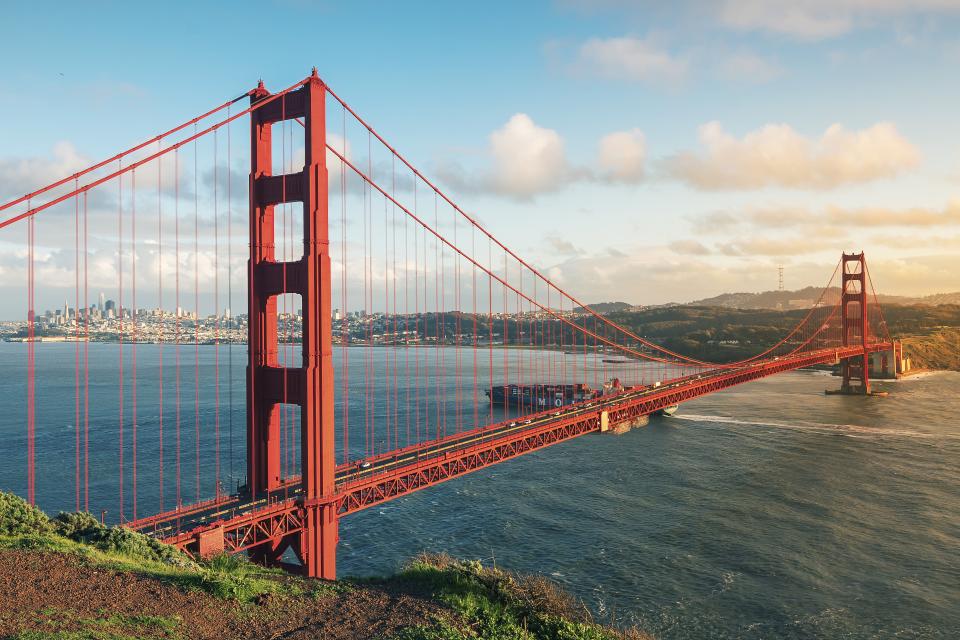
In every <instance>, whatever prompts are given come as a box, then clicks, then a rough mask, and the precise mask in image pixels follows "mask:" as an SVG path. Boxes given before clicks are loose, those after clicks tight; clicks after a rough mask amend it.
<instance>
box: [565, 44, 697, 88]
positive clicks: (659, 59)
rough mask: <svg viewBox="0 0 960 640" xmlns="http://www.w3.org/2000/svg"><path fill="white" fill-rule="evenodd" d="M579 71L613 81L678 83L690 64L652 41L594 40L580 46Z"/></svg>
mask: <svg viewBox="0 0 960 640" xmlns="http://www.w3.org/2000/svg"><path fill="white" fill-rule="evenodd" d="M575 68H576V69H578V70H581V71H584V72H587V73H590V74H593V75H597V76H599V77H602V78H606V79H609V80H629V81H634V82H651V81H653V82H662V81H667V82H676V81H679V80H682V79H683V78H684V77H685V76H686V74H687V71H688V68H689V62H688V61H687V60H685V59H683V58H679V57H676V56H674V55H673V54H671V53H670V52H669V51H667V50H666V49H663V48H661V47H659V46H658V45H657V44H656V43H654V42H653V41H652V40H651V39H649V38H648V39H640V38H632V37H619V38H606V39H604V38H591V39H590V40H587V41H586V42H584V43H583V44H582V45H580V48H579V50H578V52H577V60H576V63H575Z"/></svg>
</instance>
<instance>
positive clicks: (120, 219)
mask: <svg viewBox="0 0 960 640" xmlns="http://www.w3.org/2000/svg"><path fill="white" fill-rule="evenodd" d="M121 164H122V161H121ZM117 189H118V191H119V197H118V198H117V271H118V273H119V296H118V298H119V300H118V308H117V316H118V317H119V319H120V320H119V332H118V336H119V341H120V346H119V348H118V353H119V361H120V366H119V378H118V379H117V386H118V389H119V393H118V397H119V409H118V417H119V422H118V431H119V436H118V442H119V446H120V452H119V453H120V455H119V461H120V482H119V486H120V495H119V497H120V522H123V521H124V517H123V511H124V503H123V176H122V175H121V176H119V177H118V179H117Z"/></svg>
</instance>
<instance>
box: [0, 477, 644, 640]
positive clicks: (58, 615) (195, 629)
mask: <svg viewBox="0 0 960 640" xmlns="http://www.w3.org/2000/svg"><path fill="white" fill-rule="evenodd" d="M0 637H2V638H7V639H10V640H81V639H87V638H89V639H93V640H135V639H143V638H149V639H160V638H167V639H177V640H193V639H197V640H208V639H209V640H223V639H225V638H229V639H231V640H233V639H250V640H261V639H264V638H287V639H291V640H296V639H302V640H307V639H313V638H325V639H326V640H367V639H369V640H495V639H496V640H500V639H510V640H539V639H541V638H542V639H545V640H644V639H646V640H649V637H648V636H646V635H644V634H642V633H640V632H638V631H636V630H626V631H622V630H616V629H613V628H609V627H604V626H601V625H599V624H597V623H595V622H594V621H593V619H592V617H591V616H590V613H589V612H588V611H587V609H586V608H585V607H584V605H583V604H582V603H581V602H579V601H578V600H576V599H574V598H573V597H571V596H570V595H568V594H566V593H565V592H563V591H562V590H561V589H560V588H559V587H558V586H556V584H554V583H553V582H551V581H549V580H547V579H546V578H542V577H539V576H523V575H518V574H514V573H511V572H508V571H504V570H502V569H497V568H491V567H484V566H482V565H481V564H480V563H479V562H463V561H456V560H453V559H452V558H449V557H447V556H442V555H440V556H428V555H422V556H419V557H417V558H415V559H414V560H412V561H411V562H409V563H408V564H407V566H406V567H404V568H403V569H402V570H401V571H400V572H399V573H397V574H395V575H393V576H389V577H385V578H370V579H346V580H340V581H336V582H327V581H321V580H310V579H306V578H300V577H296V576H291V575H289V574H286V573H283V572H282V571H280V570H278V569H265V568H263V567H259V566H256V565H253V564H251V563H250V562H248V561H246V560H244V559H243V558H239V557H231V556H218V557H215V558H213V559H211V560H209V561H200V562H198V561H194V560H193V559H191V558H190V557H188V556H186V555H184V554H182V553H180V552H179V551H178V550H176V549H175V548H173V547H169V546H167V545H163V544H161V543H159V542H157V541H155V540H153V539H150V538H148V537H146V536H144V535H141V534H138V533H134V532H132V531H129V530H127V529H123V528H119V527H104V526H102V525H101V524H99V522H97V520H96V519H95V518H93V517H92V516H90V515H89V514H83V513H77V514H60V515H59V516H57V517H56V518H54V519H49V518H47V516H46V515H45V514H43V513H42V512H40V511H38V510H37V509H34V508H33V507H31V506H29V505H27V504H26V503H25V502H24V501H23V500H22V499H20V498H18V497H17V496H14V495H12V494H9V493H2V492H0Z"/></svg>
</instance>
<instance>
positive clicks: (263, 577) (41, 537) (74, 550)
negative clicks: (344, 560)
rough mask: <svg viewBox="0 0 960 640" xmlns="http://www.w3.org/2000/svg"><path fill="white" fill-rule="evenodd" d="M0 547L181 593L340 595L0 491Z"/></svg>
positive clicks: (247, 598) (246, 597)
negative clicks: (47, 509)
mask: <svg viewBox="0 0 960 640" xmlns="http://www.w3.org/2000/svg"><path fill="white" fill-rule="evenodd" d="M0 548H7V549H25V550H34V551H43V552H52V553H63V554H69V555H73V556H75V557H78V558H79V559H81V560H82V561H83V562H86V563H88V564H90V565H95V566H98V567H104V568H108V569H113V570H115V571H123V572H130V573H136V574H139V575H143V576H148V577H151V578H155V579H158V580H162V581H164V582H168V583H173V584H175V585H177V586H179V587H180V588H182V589H185V590H195V591H203V592H206V593H210V594H213V595H214V596H216V597H218V598H223V599H229V600H237V601H240V602H251V601H254V600H256V599H257V598H259V597H261V596H264V595H267V594H272V595H277V596H310V597H313V598H321V597H326V596H328V595H332V594H334V593H337V592H340V591H342V590H343V589H344V588H346V587H337V586H333V585H329V584H325V583H322V582H316V581H306V580H300V579H297V578H295V577H292V576H289V575H288V574H286V573H284V572H283V571H282V570H280V569H270V568H266V567H262V566H259V565H256V564H253V563H252V562H250V561H248V560H247V559H246V558H244V557H242V556H229V555H225V554H224V555H219V556H215V557H213V558H211V559H209V560H203V561H195V560H193V559H192V558H190V557H189V556H188V555H186V554H184V553H182V552H181V551H179V550H178V549H176V548H175V547H172V546H170V545H165V544H163V543H161V542H160V541H158V540H156V539H154V538H150V537H149V536H145V535H143V534H140V533H137V532H135V531H131V530H129V529H126V528H123V527H107V526H104V525H102V524H100V522H98V521H97V520H96V518H94V517H93V516H91V515H90V514H88V513H70V514H66V513H61V514H60V515H58V516H57V517H56V518H53V519H50V518H48V517H47V515H46V514H44V513H43V512H42V511H40V510H39V509H36V508H35V507H32V506H30V505H29V504H27V503H26V502H25V501H24V500H23V499H21V498H19V497H18V496H15V495H13V494H9V493H3V492H0Z"/></svg>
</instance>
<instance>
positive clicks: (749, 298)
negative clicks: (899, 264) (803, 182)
mask: <svg viewBox="0 0 960 640" xmlns="http://www.w3.org/2000/svg"><path fill="white" fill-rule="evenodd" d="M822 291H823V290H822V289H820V288H818V287H806V288H803V289H797V290H795V291H764V292H761V293H723V294H720V295H718V296H714V297H712V298H704V299H703V300H696V301H694V302H689V303H687V306H694V307H725V308H733V309H809V308H810V307H811V306H813V304H814V303H815V302H816V300H817V299H818V298H819V297H820V294H821V292H822ZM839 296H840V288H839V287H831V288H830V289H828V290H827V293H826V295H825V296H824V301H825V303H826V304H833V303H834V302H836V300H837V298H838V297H839ZM877 299H878V300H879V301H880V303H881V304H897V305H923V306H937V305H958V304H960V291H958V292H954V293H937V294H933V295H929V296H920V297H917V296H891V295H885V294H877Z"/></svg>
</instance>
